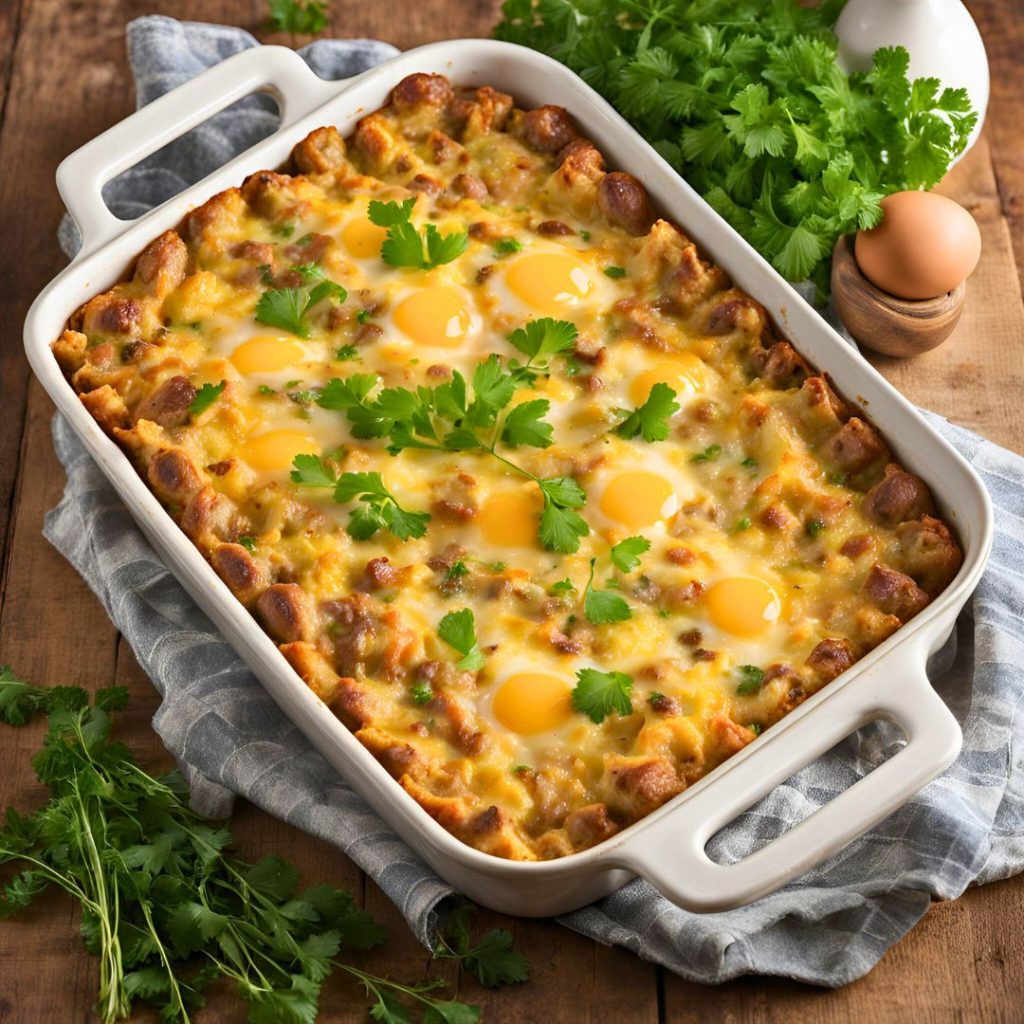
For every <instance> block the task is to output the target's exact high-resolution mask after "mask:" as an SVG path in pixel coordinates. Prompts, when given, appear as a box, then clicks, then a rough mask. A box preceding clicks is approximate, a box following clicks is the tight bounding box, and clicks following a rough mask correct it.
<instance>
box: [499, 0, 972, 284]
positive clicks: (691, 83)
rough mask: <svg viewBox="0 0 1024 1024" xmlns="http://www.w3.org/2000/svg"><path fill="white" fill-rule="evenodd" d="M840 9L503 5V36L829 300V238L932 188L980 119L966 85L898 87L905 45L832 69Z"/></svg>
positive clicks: (775, 3)
mask: <svg viewBox="0 0 1024 1024" xmlns="http://www.w3.org/2000/svg"><path fill="white" fill-rule="evenodd" d="M844 2H845V0H822V3H820V4H819V5H818V6H817V7H813V8H810V7H803V6H800V5H799V4H797V3H795V2H794V0H771V2H765V0H628V2H626V3H622V2H620V0H506V2H505V4H504V5H503V7H502V11H503V14H504V20H503V21H502V22H501V23H500V24H499V25H498V26H497V27H496V28H495V31H494V34H495V36H496V37H497V38H499V39H505V40H508V41H510V42H514V43H520V44H522V45H525V46H529V47H532V48H533V49H535V50H540V51H541V52H543V53H546V54H548V55H549V56H551V57H554V58H555V59H557V60H559V61H561V62H562V63H563V64H566V65H568V66H569V67H570V68H572V69H573V70H574V71H576V72H577V73H578V74H579V75H580V76H581V77H582V78H583V79H584V80H585V81H587V82H588V83H589V84H590V85H592V86H593V87H594V88H595V89H597V90H598V92H600V93H601V94H602V95H604V96H605V97H606V98H607V99H608V100H609V101H610V102H611V103H613V104H614V105H615V106H616V107H617V108H618V110H619V111H620V112H621V113H622V114H623V115H624V116H625V117H626V118H628V119H629V120H630V121H631V122H632V124H633V125H634V127H635V128H637V130H638V131H639V132H640V133H641V134H642V135H643V136H644V137H645V138H646V139H647V140H648V141H649V142H650V143H651V144H652V145H653V146H654V147H655V149H657V150H658V152H659V153H661V155H662V156H663V157H665V159H666V160H668V162H669V163H670V164H672V166H673V167H675V168H677V169H678V170H679V171H680V172H681V173H682V174H683V176H684V177H685V178H686V179H687V181H689V182H690V184H691V185H693V186H694V188H696V189H697V191H698V192H700V194H701V195H702V196H703V197H704V198H705V199H706V200H707V202H708V203H709V204H710V205H711V206H712V207H714V209H715V210H717V211H718V213H720V214H721V215H722V216H723V217H725V219H726V220H728V221H729V222H730V223H731V224H732V225H733V227H735V228H736V229H737V230H738V231H739V232H740V233H741V234H742V235H744V237H746V238H747V239H748V240H749V241H750V242H751V243H752V244H753V245H754V246H755V247H756V248H757V249H758V250H760V252H761V253H762V254H763V255H764V256H765V257H766V258H767V259H768V260H770V261H771V263H772V264H773V265H774V266H775V268H776V269H777V270H778V271H779V272H780V273H781V274H782V275H783V276H784V277H787V278H788V279H789V280H791V281H797V280H802V279H804V278H808V277H809V278H811V279H813V280H814V282H815V283H816V285H817V286H818V289H819V292H821V293H822V294H826V293H827V291H828V272H829V264H830V259H831V253H832V249H833V247H834V245H835V242H836V239H837V238H838V237H839V236H840V235H842V234H846V233H848V232H851V231H856V230H857V229H858V228H870V227H873V226H874V225H875V224H877V223H878V221H879V220H880V218H881V207H880V206H879V203H880V201H881V199H882V197H883V196H885V195H887V194H889V193H890V192H896V191H900V190H903V189H916V188H920V187H922V186H923V187H925V188H930V187H931V186H932V185H934V184H935V183H936V182H937V181H938V180H939V179H940V178H941V177H942V175H943V174H944V173H945V172H946V169H947V168H948V167H949V165H950V163H951V161H952V160H953V159H954V158H955V157H956V156H957V155H958V154H959V153H961V152H963V150H964V148H965V146H966V144H967V139H968V137H969V135H970V133H971V130H972V128H973V127H974V125H975V123H976V121H977V114H976V113H975V112H973V111H972V109H971V104H970V101H969V99H968V97H967V93H966V91H965V90H964V89H943V88H942V87H941V83H940V82H939V81H938V80H937V79H934V78H922V79H917V80H915V81H913V82H911V81H909V80H908V79H907V67H908V63H909V58H908V55H907V52H906V50H904V49H903V48H902V47H894V48H886V49H882V50H879V51H878V52H877V53H876V54H875V57H874V66H873V67H872V69H871V70H870V71H868V72H866V73H854V74H849V75H848V74H846V73H844V72H843V71H842V70H841V69H840V67H839V65H838V64H837V63H836V46H837V44H836V38H835V35H834V34H833V32H832V26H833V25H834V23H835V20H836V18H837V17H838V16H839V13H840V11H841V10H842V8H843V4H844Z"/></svg>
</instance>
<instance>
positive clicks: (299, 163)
mask: <svg viewBox="0 0 1024 1024" xmlns="http://www.w3.org/2000/svg"><path fill="white" fill-rule="evenodd" d="M292 163H294V164H295V169H296V170H297V171H298V172H299V173H300V174H326V173H327V172H328V171H337V170H339V169H340V168H342V167H344V166H345V140H344V139H343V138H342V137H341V134H340V133H339V132H338V129H337V128H335V127H334V126H333V125H331V126H329V127H326V128H317V129H316V130H315V131H312V132H310V133H309V134H308V135H307V136H306V137H305V138H304V139H303V140H302V141H301V142H300V143H298V145H296V147H295V148H294V149H293V150H292Z"/></svg>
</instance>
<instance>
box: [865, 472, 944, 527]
mask: <svg viewBox="0 0 1024 1024" xmlns="http://www.w3.org/2000/svg"><path fill="white" fill-rule="evenodd" d="M934 511H935V507H934V505H932V496H931V493H930V492H929V491H928V487H927V486H926V485H925V483H924V481H923V480H921V479H920V478H919V477H916V476H914V475H913V473H908V472H907V471H906V470H905V469H904V468H903V467H902V466H900V465H897V464H896V463H895V462H890V463H889V465H887V466H886V467H885V476H883V477H882V479H881V480H879V481H878V483H877V484H875V486H874V487H872V488H871V490H870V491H868V493H867V494H866V495H865V496H864V514H865V515H866V516H867V517H868V518H869V519H871V520H872V521H874V522H876V523H878V524H880V525H881V526H896V525H897V524H898V523H902V522H905V521H906V520H907V519H920V517H921V516H923V515H924V514H925V513H926V512H934Z"/></svg>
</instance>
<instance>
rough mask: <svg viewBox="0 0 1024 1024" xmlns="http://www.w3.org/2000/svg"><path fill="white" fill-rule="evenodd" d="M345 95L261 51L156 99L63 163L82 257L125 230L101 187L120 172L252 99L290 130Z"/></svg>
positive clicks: (297, 63) (297, 64)
mask: <svg viewBox="0 0 1024 1024" xmlns="http://www.w3.org/2000/svg"><path fill="white" fill-rule="evenodd" d="M342 88H343V86H342V84H341V83H339V82H327V81H324V79H322V78H319V77H318V76H317V75H315V74H314V73H313V72H312V71H311V70H310V69H309V67H308V66H307V65H306V62H305V61H304V60H303V59H302V58H301V57H300V56H299V55H298V54H297V53H295V52H294V51H292V50H289V49H288V48H287V47H284V46H256V47H253V48H251V49H248V50H242V51H241V52H240V53H236V54H234V55H233V56H231V57H228V58H227V59H226V60H224V61H222V62H221V63H220V64H216V65H215V66H214V67H212V68H210V69H209V70H208V71H204V72H203V73H202V74H200V75H197V76H196V77H195V78H193V79H191V80H189V81H188V82H185V83H184V84H183V85H179V86H178V87H177V88H176V89H172V90H171V91H170V92H169V93H166V94H165V95H163V96H161V97H160V98H159V99H155V100H153V102H152V103H149V104H147V105H146V106H145V107H142V109H141V110H137V111H136V112H135V113H134V114H132V115H130V116H129V117H126V118H125V119H124V120H123V121H121V122H119V123H118V124H116V125H114V126H113V127H112V128H109V129H107V131H105V132H103V133H102V134H101V135H98V136H97V137H96V138H95V139H93V140H92V141H91V142H87V143H86V144H85V145H84V146H82V147H81V149H77V150H75V152H74V153H72V154H71V155H70V156H68V157H66V158H65V159H64V160H63V161H62V163H61V164H60V166H59V167H58V168H57V189H58V190H59V192H60V194H61V198H62V199H63V200H64V204H65V206H67V208H68V212H69V213H70V214H71V216H72V217H73V218H74V219H75V222H76V223H77V224H78V228H79V230H80V231H81V233H82V248H81V249H80V250H79V253H78V256H77V257H76V258H78V257H81V256H84V255H86V254H88V253H90V252H93V251H94V250H96V249H98V248H99V247H100V246H101V245H103V244H104V243H106V242H108V241H110V240H111V239H112V238H114V237H115V236H117V235H119V234H120V233H121V232H122V231H124V230H125V227H126V226H127V225H126V223H125V221H122V220H119V219H118V218H117V217H115V216H114V215H113V214H112V213H111V212H110V210H109V209H107V205H106V203H105V202H104V201H103V186H104V185H105V184H106V183H107V182H108V181H110V180H111V178H114V177H116V176H117V175H118V174H120V173H121V172H122V171H126V170H127V169H128V168H129V167H133V166H134V165H135V164H137V163H138V162H139V161H140V160H142V159H143V158H145V157H147V156H149V155H150V154H151V153H155V152H156V151H157V150H158V149H160V148H161V147H162V146H165V145H167V144H168V143H169V142H173V141H174V139H176V138H178V137H179V136H180V135H184V134H185V132H187V131H189V130H190V129H191V128H194V127H195V126H196V125H198V124H202V123H203V121H206V120H208V119H209V118H211V117H212V116H213V115H214V114H216V113H218V112H219V111H221V110H223V109H224V108H225V107H227V106H229V105H230V104H232V103H234V102H235V101H236V100H240V99H243V98H244V97H246V96H249V95H250V94H252V93H254V92H269V93H270V94H271V95H272V96H273V97H274V99H275V100H277V102H278V105H279V106H280V108H281V127H282V128H285V127H288V126H289V125H291V124H293V123H294V122H296V121H298V120H299V119H300V118H302V117H304V116H305V115H306V114H308V113H310V112H311V111H313V110H315V109H316V108H317V107H319V106H322V105H323V104H324V103H326V102H327V100H328V99H330V98H331V97H332V96H336V95H337V94H338V92H339V91H340V90H341V89H342Z"/></svg>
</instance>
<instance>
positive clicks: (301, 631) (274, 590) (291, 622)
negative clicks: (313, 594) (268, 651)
mask: <svg viewBox="0 0 1024 1024" xmlns="http://www.w3.org/2000/svg"><path fill="white" fill-rule="evenodd" d="M256 611H257V612H259V615H260V618H261V619H262V620H263V625H264V626H265V627H266V630H267V632H268V633H269V634H270V635H271V636H272V637H273V638H274V639H275V640H276V641H277V642H278V643H282V644H288V643H294V642H295V641H296V640H306V641H308V640H310V639H312V632H313V630H312V624H311V623H310V616H309V609H308V608H307V607H306V595H305V594H304V593H303V592H302V587H300V586H299V585H298V584H297V583H275V584H273V586H270V587H267V589H266V590H265V591H263V593H262V594H261V595H260V599H259V600H258V601H257V602H256Z"/></svg>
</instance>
